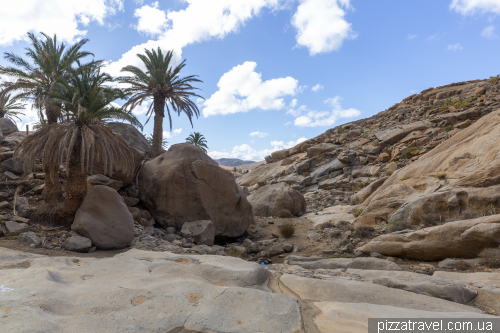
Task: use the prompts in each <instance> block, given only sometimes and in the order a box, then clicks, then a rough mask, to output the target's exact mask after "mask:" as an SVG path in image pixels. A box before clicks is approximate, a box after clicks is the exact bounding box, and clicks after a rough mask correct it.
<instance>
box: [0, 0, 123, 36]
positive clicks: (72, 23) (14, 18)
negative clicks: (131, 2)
mask: <svg viewBox="0 0 500 333" xmlns="http://www.w3.org/2000/svg"><path fill="white" fill-rule="evenodd" d="M7 3H8V1H3V5H2V10H1V11H0V45H2V46H5V45H11V44H12V43H13V42H16V41H19V40H24V39H26V32H28V31H32V32H34V33H39V32H44V33H46V34H48V35H49V36H51V35H53V34H57V37H58V38H59V40H62V41H67V42H74V41H75V40H76V39H78V38H80V37H82V36H85V34H86V33H87V31H86V30H82V29H81V27H82V26H86V25H88V24H89V23H90V22H97V23H98V24H99V25H103V24H104V20H105V19H106V18H107V17H108V16H111V15H114V14H115V13H116V12H117V11H119V10H123V0H85V1H80V0H24V1H22V4H20V3H15V2H10V4H7Z"/></svg>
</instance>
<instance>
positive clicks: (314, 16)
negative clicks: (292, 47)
mask: <svg viewBox="0 0 500 333" xmlns="http://www.w3.org/2000/svg"><path fill="white" fill-rule="evenodd" d="M349 1H350V0H300V5H299V6H298V7H297V12H296V13H295V15H294V16H293V18H292V25H293V26H294V27H295V28H296V29H297V36H296V39H297V45H298V46H305V47H307V48H308V49H309V53H310V55H315V54H318V53H324V52H331V51H337V50H339V49H340V48H341V46H342V43H343V42H344V40H346V39H354V38H356V37H357V35H356V33H355V32H353V30H352V27H351V23H348V22H347V21H346V20H345V19H344V16H345V11H344V9H349V8H351V7H350V4H349ZM343 8H344V9H343Z"/></svg>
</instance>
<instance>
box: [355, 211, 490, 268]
mask: <svg viewBox="0 0 500 333" xmlns="http://www.w3.org/2000/svg"><path fill="white" fill-rule="evenodd" d="M499 245H500V215H492V216H488V217H481V218H477V219H473V220H464V221H457V222H448V223H445V224H443V225H440V226H437V227H430V228H424V229H420V230H417V231H412V230H403V231H399V232H394V233H391V234H387V235H381V236H378V237H376V238H374V239H373V240H372V241H370V242H369V243H368V244H366V245H364V246H362V247H360V248H359V250H360V251H362V252H363V253H365V254H370V253H371V252H378V253H380V254H383V255H387V256H392V257H405V258H410V259H416V260H425V261H432V260H443V259H446V258H475V257H476V256H477V255H478V254H479V253H480V252H481V251H482V250H483V249H485V248H489V247H498V246H499Z"/></svg>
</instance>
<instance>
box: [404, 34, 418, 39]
mask: <svg viewBox="0 0 500 333" xmlns="http://www.w3.org/2000/svg"><path fill="white" fill-rule="evenodd" d="M416 37H417V35H414V34H408V36H406V38H408V39H415V38H416Z"/></svg>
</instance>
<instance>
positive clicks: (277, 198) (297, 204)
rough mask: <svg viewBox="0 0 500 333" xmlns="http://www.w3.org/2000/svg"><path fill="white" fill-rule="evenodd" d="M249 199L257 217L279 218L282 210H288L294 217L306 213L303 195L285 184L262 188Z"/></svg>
mask: <svg viewBox="0 0 500 333" xmlns="http://www.w3.org/2000/svg"><path fill="white" fill-rule="evenodd" d="M247 199H248V201H249V202H250V203H251V204H252V207H253V211H254V213H255V215H257V216H277V215H278V212H279V211H280V210H282V209H288V210H289V211H290V212H291V213H292V214H293V215H296V214H297V213H298V212H299V211H300V212H302V213H305V211H306V200H305V199H304V196H303V195H302V193H300V192H298V191H296V190H294V189H292V188H291V187H290V186H289V185H287V184H285V183H277V184H273V185H266V186H262V187H261V188H259V189H258V190H257V191H255V192H254V193H253V194H251V195H250V196H248V198H247Z"/></svg>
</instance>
